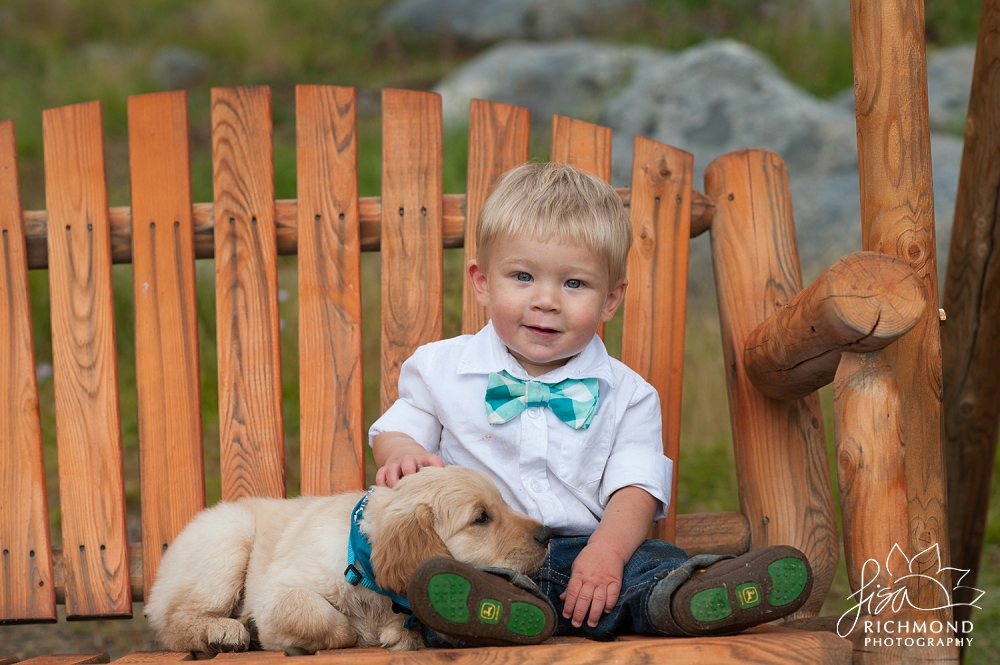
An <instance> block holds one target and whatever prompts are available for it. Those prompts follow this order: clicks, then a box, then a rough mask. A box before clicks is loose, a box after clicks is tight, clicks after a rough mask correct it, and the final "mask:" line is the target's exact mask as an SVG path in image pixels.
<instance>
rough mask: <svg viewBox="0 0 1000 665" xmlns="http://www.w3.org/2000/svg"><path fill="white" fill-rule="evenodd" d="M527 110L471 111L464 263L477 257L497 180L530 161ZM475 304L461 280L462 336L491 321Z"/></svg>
mask: <svg viewBox="0 0 1000 665" xmlns="http://www.w3.org/2000/svg"><path fill="white" fill-rule="evenodd" d="M530 131H531V126H530V114H529V111H528V109H525V108H521V107H519V106H510V105H508V104H501V103H499V102H488V101H484V100H482V99H473V100H472V104H471V107H470V110H469V166H468V185H467V187H466V188H467V189H468V193H467V194H466V196H467V199H466V210H465V213H466V223H465V259H466V261H468V260H469V259H473V258H475V257H476V249H477V246H476V229H477V228H478V227H479V213H480V211H481V210H482V209H483V204H484V203H486V199H487V198H489V195H490V193H491V192H492V191H493V187H494V185H495V184H496V181H497V178H499V177H500V176H501V175H502V174H503V173H506V172H507V171H509V170H510V169H512V168H514V167H515V166H518V165H520V164H523V163H524V162H526V161H528V140H529V136H530ZM489 318H490V317H489V312H488V311H487V310H486V308H485V307H483V306H482V305H480V304H479V303H478V302H476V296H475V294H474V292H473V291H472V287H471V286H470V285H469V280H468V279H463V280H462V333H463V334H467V335H474V334H476V333H477V332H479V330H480V329H481V328H482V327H483V326H485V325H486V322H487V321H489Z"/></svg>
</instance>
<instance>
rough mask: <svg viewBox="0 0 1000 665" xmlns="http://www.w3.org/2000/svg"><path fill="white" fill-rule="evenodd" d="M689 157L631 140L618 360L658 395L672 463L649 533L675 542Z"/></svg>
mask: <svg viewBox="0 0 1000 665" xmlns="http://www.w3.org/2000/svg"><path fill="white" fill-rule="evenodd" d="M693 171H694V156H693V155H691V154H690V153H687V152H684V151H682V150H677V149H676V148H671V147H670V146H668V145H665V144H663V143H658V142H656V141H652V140H650V139H646V138H642V137H636V139H635V148H634V152H633V158H632V201H631V209H630V213H631V215H630V216H631V219H632V230H633V241H632V249H631V251H630V252H629V257H628V281H629V285H628V289H627V291H626V292H625V305H624V307H625V311H624V319H623V323H622V350H621V360H622V362H624V363H625V364H626V365H628V366H629V367H631V368H632V369H633V370H635V371H636V372H638V373H639V375H640V376H642V377H643V378H644V379H646V381H648V382H649V383H650V384H651V385H652V386H653V387H654V388H655V389H656V392H657V393H658V394H659V396H660V407H661V413H662V427H663V453H664V454H665V455H666V456H667V457H669V458H670V459H671V460H673V463H674V467H673V478H672V483H671V489H670V506H669V509H668V512H667V516H666V518H664V519H662V520H660V521H659V522H658V523H657V527H656V531H655V536H656V537H657V538H661V539H663V540H667V541H670V542H673V541H674V535H675V530H676V522H677V470H678V468H679V467H680V459H679V450H680V438H681V385H682V379H683V372H684V321H685V313H686V310H687V276H688V248H689V247H690V245H691V240H690V238H691V180H692V178H693V175H692V174H693Z"/></svg>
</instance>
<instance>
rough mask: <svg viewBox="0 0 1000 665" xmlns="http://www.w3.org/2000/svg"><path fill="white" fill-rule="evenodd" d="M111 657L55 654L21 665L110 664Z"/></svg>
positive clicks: (31, 659)
mask: <svg viewBox="0 0 1000 665" xmlns="http://www.w3.org/2000/svg"><path fill="white" fill-rule="evenodd" d="M110 662H111V656H109V655H108V654H107V652H104V653H97V654H89V655H79V656H72V655H62V654H55V655H49V656H36V657H35V658H29V659H28V660H22V661H21V662H20V663H19V665H94V664H98V663H110Z"/></svg>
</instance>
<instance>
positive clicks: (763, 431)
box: [705, 150, 839, 615]
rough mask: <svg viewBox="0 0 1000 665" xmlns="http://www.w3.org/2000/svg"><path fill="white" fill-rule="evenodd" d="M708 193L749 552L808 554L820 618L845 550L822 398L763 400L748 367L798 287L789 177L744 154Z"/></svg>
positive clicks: (708, 181) (718, 173)
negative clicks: (776, 549)
mask: <svg viewBox="0 0 1000 665" xmlns="http://www.w3.org/2000/svg"><path fill="white" fill-rule="evenodd" d="M705 186H706V191H707V192H708V194H709V195H710V196H711V197H712V198H713V199H714V200H715V206H716V211H715V217H714V219H713V221H712V231H711V239H712V263H713V266H714V269H715V283H716V289H717V292H718V299H719V318H720V325H721V330H722V348H723V355H724V358H725V363H726V370H727V372H726V383H727V386H728V392H729V411H730V418H731V420H732V430H733V446H734V452H735V458H736V475H737V479H738V482H739V489H740V506H741V508H742V512H743V514H744V515H746V516H747V519H748V520H749V522H750V534H751V547H752V548H758V547H764V546H767V545H779V544H784V545H792V546H794V547H797V548H799V549H800V550H802V551H803V552H805V553H806V555H807V556H808V557H809V561H810V563H811V565H812V568H813V575H814V584H813V591H812V595H811V597H810V599H809V600H808V601H807V602H806V604H805V606H804V607H803V609H802V610H801V611H800V613H801V614H805V615H809V614H816V613H817V612H818V611H819V608H820V605H821V604H822V602H823V599H824V598H825V597H826V593H827V590H828V589H829V588H830V582H831V581H832V579H833V574H834V571H835V569H836V567H837V559H838V552H839V542H838V541H839V539H838V535H837V526H836V522H835V521H834V511H833V493H832V489H831V487H832V484H831V479H830V468H829V466H828V463H827V452H826V437H825V434H824V431H823V415H822V412H821V409H820V403H819V397H818V396H817V395H816V394H815V393H813V394H812V395H809V396H808V397H805V398H802V399H798V400H791V401H779V400H774V399H771V398H768V397H765V396H764V395H763V394H761V393H760V391H758V390H757V389H756V388H755V387H754V386H753V384H752V383H750V380H749V378H748V377H747V375H746V368H745V367H744V365H743V349H744V346H745V344H746V338H747V336H748V335H749V334H750V332H751V331H752V330H753V329H754V328H756V327H757V326H759V325H760V324H761V323H762V322H763V321H764V320H766V319H767V317H768V316H770V315H771V314H773V313H774V312H775V311H777V310H778V309H779V308H781V306H782V305H784V304H785V303H786V302H788V301H789V300H790V299H791V298H792V297H793V296H794V295H795V294H796V293H798V292H799V291H800V290H801V289H802V272H801V269H800V267H799V259H798V250H797V248H796V244H795V228H794V223H793V220H792V210H791V200H790V197H789V192H788V174H787V171H786V168H785V165H784V162H782V161H781V158H780V157H778V156H777V155H775V154H774V153H770V152H766V151H762V150H744V151H738V152H733V153H729V154H727V155H723V156H722V157H719V158H718V159H716V160H715V161H713V162H712V163H711V164H709V166H708V168H707V169H706V171H705Z"/></svg>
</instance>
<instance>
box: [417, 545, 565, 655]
mask: <svg viewBox="0 0 1000 665" xmlns="http://www.w3.org/2000/svg"><path fill="white" fill-rule="evenodd" d="M407 598H408V599H409V601H410V606H411V607H412V608H413V612H414V614H416V615H417V618H418V619H420V622H421V623H423V624H424V625H425V626H427V627H428V628H430V629H431V630H434V631H437V632H439V633H444V634H445V635H449V636H451V637H458V638H461V639H464V640H468V641H470V642H475V643H477V644H481V645H510V644H539V643H541V642H544V641H545V640H546V639H548V638H549V637H550V636H551V635H552V632H553V631H554V630H555V625H556V617H555V612H554V611H553V609H552V608H551V606H549V605H548V603H546V602H544V601H542V600H541V599H539V598H536V597H535V596H533V595H532V594H531V593H530V592H528V591H525V590H523V589H520V588H518V587H517V586H515V585H513V584H511V583H510V582H508V581H507V580H505V579H503V578H502V577H498V576H497V575H493V574H490V573H486V572H483V571H480V570H477V569H475V568H473V567H471V566H467V565H465V564H462V563H459V562H457V561H455V560H454V559H449V558H446V557H435V558H434V559H429V560H428V561H426V562H424V563H423V564H421V565H420V567H419V568H417V570H416V572H414V574H413V577H412V578H411V579H410V583H409V585H408V590H407Z"/></svg>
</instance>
